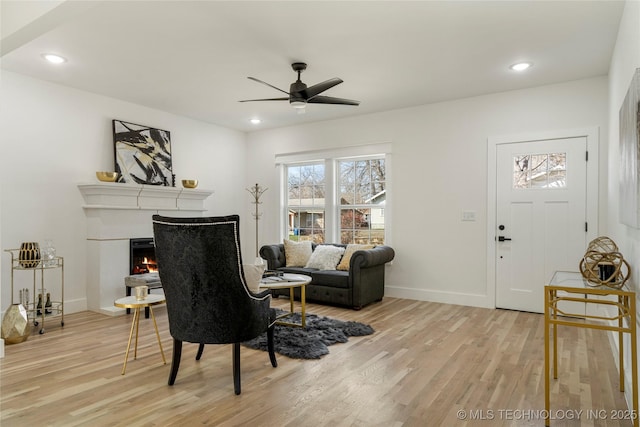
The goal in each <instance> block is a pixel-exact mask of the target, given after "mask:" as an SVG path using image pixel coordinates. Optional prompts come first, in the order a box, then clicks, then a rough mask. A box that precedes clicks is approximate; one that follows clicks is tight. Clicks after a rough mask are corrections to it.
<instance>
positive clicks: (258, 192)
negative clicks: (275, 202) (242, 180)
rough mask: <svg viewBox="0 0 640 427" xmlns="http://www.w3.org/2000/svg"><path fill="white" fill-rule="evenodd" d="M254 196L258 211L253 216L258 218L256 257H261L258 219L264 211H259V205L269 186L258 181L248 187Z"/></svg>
mask: <svg viewBox="0 0 640 427" xmlns="http://www.w3.org/2000/svg"><path fill="white" fill-rule="evenodd" d="M246 190H247V191H248V192H249V193H250V194H251V195H252V196H253V199H254V201H253V202H251V203H253V204H254V205H256V211H255V213H253V214H252V215H253V218H254V219H255V220H256V259H257V258H258V257H259V252H258V221H260V217H261V216H262V213H260V212H258V205H261V204H262V202H261V201H260V197H261V196H262V194H263V193H264V192H265V191H267V190H268V188H262V187H261V186H260V185H259V184H258V183H256V185H254V186H253V187H248V188H247V189H246Z"/></svg>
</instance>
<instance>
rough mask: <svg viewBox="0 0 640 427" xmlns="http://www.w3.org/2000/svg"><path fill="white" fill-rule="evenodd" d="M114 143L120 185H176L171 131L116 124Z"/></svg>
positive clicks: (119, 121)
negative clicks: (172, 167)
mask: <svg viewBox="0 0 640 427" xmlns="http://www.w3.org/2000/svg"><path fill="white" fill-rule="evenodd" d="M113 143H114V147H115V157H116V161H115V164H116V167H115V169H116V172H118V174H119V177H118V182H130V183H136V184H148V185H165V186H171V185H172V184H173V179H172V174H171V135H170V133H169V131H166V130H160V129H155V128H152V127H149V126H141V125H136V124H133V123H127V122H123V121H121V120H114V121H113Z"/></svg>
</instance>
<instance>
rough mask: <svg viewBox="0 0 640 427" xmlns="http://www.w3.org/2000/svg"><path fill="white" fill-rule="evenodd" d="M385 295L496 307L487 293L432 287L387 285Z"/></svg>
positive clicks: (443, 302) (471, 305)
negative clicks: (417, 287) (452, 290)
mask: <svg viewBox="0 0 640 427" xmlns="http://www.w3.org/2000/svg"><path fill="white" fill-rule="evenodd" d="M384 294H385V296H388V297H392V298H405V299H412V300H417V301H431V302H439V303H442V304H454V305H467V306H470V307H483V308H495V307H494V306H493V305H492V304H491V300H490V298H489V297H488V296H487V295H476V294H464V293H460V292H446V291H439V290H432V289H426V290H425V289H411V288H402V287H398V286H385V288H384Z"/></svg>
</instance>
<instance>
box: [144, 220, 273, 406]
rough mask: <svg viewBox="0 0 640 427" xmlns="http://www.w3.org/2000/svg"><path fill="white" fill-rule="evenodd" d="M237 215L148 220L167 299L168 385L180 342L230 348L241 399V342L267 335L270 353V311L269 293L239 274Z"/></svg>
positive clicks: (172, 379)
mask: <svg viewBox="0 0 640 427" xmlns="http://www.w3.org/2000/svg"><path fill="white" fill-rule="evenodd" d="M239 221H240V217H239V216H238V215H230V216H223V217H208V218H207V217H199V218H169V217H163V216H160V215H154V216H153V233H154V238H155V246H156V260H157V263H158V270H159V274H160V281H161V282H162V287H163V288H164V293H165V296H166V299H167V314H168V318H169V331H170V333H171V336H172V337H173V360H172V362H171V372H170V374H169V385H173V384H174V382H175V379H176V376H177V374H178V368H179V367H180V356H181V353H182V342H183V341H186V342H190V343H198V344H200V346H199V348H198V353H197V356H196V360H200V357H201V356H202V351H203V349H204V345H205V344H233V382H234V390H235V393H236V394H240V391H241V390H240V343H241V342H243V341H246V340H249V339H252V338H255V337H257V336H258V335H260V334H261V333H263V332H264V331H267V337H268V347H269V358H270V359H271V365H273V367H276V366H278V364H277V362H276V357H275V353H274V350H273V330H274V322H275V310H273V309H272V308H270V307H269V305H270V302H271V296H270V295H269V291H268V290H267V291H265V292H262V293H259V294H253V293H251V291H249V289H248V288H247V285H246V281H245V278H244V272H243V270H242V257H241V253H240V236H239Z"/></svg>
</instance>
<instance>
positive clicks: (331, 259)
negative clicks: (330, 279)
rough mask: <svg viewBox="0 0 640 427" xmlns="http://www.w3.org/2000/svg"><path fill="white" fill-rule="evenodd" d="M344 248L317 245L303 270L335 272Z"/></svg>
mask: <svg viewBox="0 0 640 427" xmlns="http://www.w3.org/2000/svg"><path fill="white" fill-rule="evenodd" d="M343 253H344V248H341V247H338V246H333V245H318V246H316V250H315V251H313V253H312V254H311V258H309V261H308V262H307V265H305V268H317V269H318V270H335V269H336V265H337V264H338V261H340V257H341V256H342V254H343Z"/></svg>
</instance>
